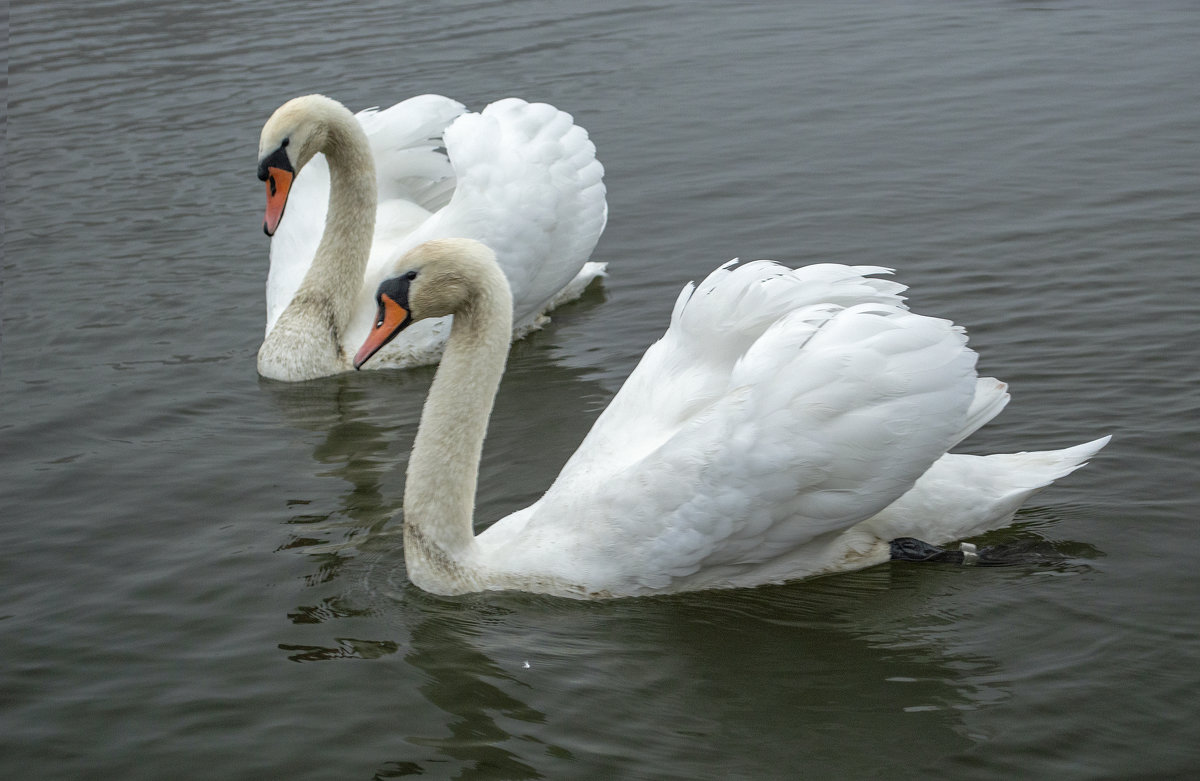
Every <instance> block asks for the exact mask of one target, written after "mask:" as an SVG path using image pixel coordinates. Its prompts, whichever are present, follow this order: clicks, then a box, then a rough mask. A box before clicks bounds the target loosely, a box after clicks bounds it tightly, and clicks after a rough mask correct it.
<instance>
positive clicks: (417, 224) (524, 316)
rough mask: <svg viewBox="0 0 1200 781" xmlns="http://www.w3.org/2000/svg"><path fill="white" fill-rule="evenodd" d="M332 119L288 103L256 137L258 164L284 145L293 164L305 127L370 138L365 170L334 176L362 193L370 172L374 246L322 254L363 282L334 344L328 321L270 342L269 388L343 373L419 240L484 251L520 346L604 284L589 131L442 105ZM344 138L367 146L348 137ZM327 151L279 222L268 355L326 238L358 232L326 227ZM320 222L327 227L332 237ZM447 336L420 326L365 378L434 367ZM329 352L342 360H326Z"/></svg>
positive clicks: (542, 117) (534, 108)
mask: <svg viewBox="0 0 1200 781" xmlns="http://www.w3.org/2000/svg"><path fill="white" fill-rule="evenodd" d="M330 104H332V105H330ZM285 109H287V111H285ZM301 109H302V110H301ZM338 109H342V107H341V106H340V104H337V103H336V102H335V101H332V100H329V99H328V98H322V97H320V96H307V97H305V98H298V99H296V100H295V101H291V102H289V103H288V104H285V106H284V107H282V108H281V109H280V110H279V111H278V112H276V115H275V116H273V117H272V119H271V121H269V122H268V123H267V125H266V126H265V127H264V129H263V138H262V142H261V144H260V160H261V159H262V158H263V157H265V156H266V155H267V154H269V153H270V152H272V151H273V150H275V149H278V148H279V147H280V145H281V144H282V145H283V146H284V147H285V151H287V152H288V153H289V155H291V154H292V152H293V150H295V149H296V146H297V145H296V144H295V143H293V144H292V145H291V146H288V145H287V144H286V143H285V142H284V139H289V138H290V140H293V141H294V140H295V138H296V134H297V133H298V132H303V131H304V130H305V127H304V123H305V122H307V123H309V124H310V125H314V126H317V125H320V124H321V123H327V124H336V123H338V122H342V123H345V122H351V121H356V123H357V124H358V125H359V126H361V129H362V131H363V134H362V135H365V139H366V142H367V143H366V146H367V149H365V150H364V154H366V155H367V156H368V157H369V161H368V162H367V163H366V165H360V166H356V165H355V164H354V162H353V161H352V160H347V161H345V162H343V163H341V164H342V165H343V167H344V168H345V169H347V171H348V173H347V176H346V177H345V179H346V180H347V181H348V182H349V181H353V182H354V184H357V182H358V180H361V179H365V178H366V177H368V176H370V175H371V172H370V171H369V170H364V169H369V168H370V164H371V162H373V167H374V179H375V183H374V188H373V191H374V194H375V199H376V207H375V208H376V214H375V220H374V229H373V234H371V235H370V237H369V239H368V240H367V241H366V242H364V241H362V238H361V237H355V236H351V237H349V238H346V237H339V236H337V235H335V236H332V237H330V238H340V239H342V240H343V241H344V243H345V244H347V245H353V247H354V248H348V247H347V246H341V245H339V246H337V247H336V248H331V249H336V250H337V251H336V252H333V251H331V252H330V253H329V255H330V256H331V257H329V258H328V262H329V263H330V265H336V266H338V269H339V270H338V271H337V272H336V273H338V274H343V275H350V276H357V277H359V279H357V280H355V286H354V292H353V297H352V298H353V300H352V301H351V302H348V303H347V306H346V313H345V314H346V318H347V321H346V323H345V324H344V325H342V326H341V327H340V328H339V329H338V333H337V334H336V338H335V340H334V341H335V344H333V345H332V346H330V345H327V344H325V343H323V341H322V339H323V338H324V333H323V332H324V331H325V330H327V329H328V325H327V323H326V322H325V321H324V320H325V319H328V318H324V319H323V318H322V317H320V316H312V317H308V318H306V322H305V323H303V324H298V325H297V324H291V325H289V326H285V331H284V332H283V333H281V334H280V335H277V336H276V337H275V340H276V341H277V342H278V344H277V345H274V346H268V344H267V343H264V349H265V352H266V355H264V354H263V353H261V352H260V361H259V368H260V371H261V372H262V373H263V374H264V375H266V376H271V377H275V378H277V379H285V380H291V379H307V378H308V377H310V376H321V375H322V374H331V373H335V372H338V371H348V370H349V369H350V368H351V366H350V357H351V355H352V352H353V350H352V348H353V346H355V345H357V344H358V343H360V342H361V341H362V340H363V338H365V336H366V334H367V332H368V331H369V329H370V327H371V323H372V318H373V316H374V314H375V302H374V300H373V295H374V292H375V288H376V286H377V285H378V284H379V282H380V281H381V280H382V279H384V278H385V277H386V276H388V275H390V274H392V273H394V271H395V268H394V265H395V262H396V260H397V259H398V258H399V257H400V256H401V255H403V253H404V252H405V251H407V250H408V249H411V248H412V247H414V246H416V245H417V244H420V243H421V242H423V241H427V240H430V239H436V238H445V237H461V238H473V239H477V240H479V241H482V242H485V243H486V244H487V245H488V246H490V247H492V248H493V250H494V251H495V252H496V255H497V260H498V262H499V263H500V266H501V268H503V269H504V271H505V274H506V275H507V276H508V280H509V284H510V285H511V287H512V290H513V305H514V328H515V332H516V335H517V336H521V335H523V334H524V333H526V332H528V331H530V330H532V329H534V328H537V327H538V326H540V325H541V324H542V322H544V320H545V317H544V315H545V313H546V312H547V311H548V310H550V309H552V308H553V307H554V306H557V305H558V304H561V303H563V302H564V301H567V300H570V299H572V298H576V297H578V296H579V295H580V294H581V293H582V292H583V289H584V288H585V287H586V286H587V284H588V283H589V282H591V281H592V280H593V279H595V278H596V277H598V276H600V275H602V274H603V273H604V264H600V263H590V262H588V258H589V256H590V255H591V252H592V249H593V248H594V247H595V245H596V242H597V240H598V239H599V237H600V233H601V232H602V231H603V229H604V225H605V221H606V219H607V205H606V202H605V188H604V183H603V175H604V169H603V167H602V166H601V164H600V163H599V161H597V160H596V156H595V147H594V146H593V144H592V142H591V141H590V140H589V139H588V135H587V132H586V131H585V130H584V129H583V128H581V127H579V126H578V125H575V124H574V122H573V120H572V118H571V116H570V115H569V114H566V113H564V112H562V111H559V110H558V109H556V108H554V107H553V106H550V105H547V104H531V103H527V102H525V101H523V100H519V99H516V98H509V99H505V100H501V101H498V102H495V103H492V104H491V105H489V106H487V107H486V108H485V109H484V110H483V111H482V112H480V113H468V112H466V110H465V108H464V107H463V106H462V104H460V103H458V102H457V101H454V100H451V99H449V98H445V97H441V96H438V95H421V96H418V97H414V98H410V99H408V100H405V101H404V102H402V103H398V104H396V105H394V106H392V107H391V108H388V109H384V110H375V109H368V110H366V111H361V112H359V113H358V114H357V115H354V117H353V119H349V116H350V115H349V112H347V111H344V109H342V110H341V111H339V110H338ZM281 116H282V119H280V118H279V117H281ZM297 117H298V118H297ZM344 136H345V139H354V138H361V137H362V136H361V135H359V134H355V133H351V132H346V133H344ZM339 143H350V142H349V141H347V140H342V141H340V142H339ZM327 151H328V150H326V149H324V148H321V149H320V152H319V153H317V154H315V155H314V156H313V157H312V158H311V160H310V161H307V162H303V161H302V162H300V165H297V166H296V177H295V181H294V183H293V184H292V187H291V192H290V194H288V195H287V201H286V213H285V214H284V217H283V219H282V220H281V221H280V223H279V227H278V229H277V231H276V232H275V234H274V236H273V239H272V242H271V253H270V257H271V266H270V271H269V273H268V277H267V325H266V334H267V339H268V342H270V341H271V339H272V336H271V335H272V330H273V329H275V327H276V324H277V322H278V321H279V319H280V317H281V316H282V315H283V313H284V312H285V311H286V310H287V308H288V306H289V305H290V304H291V303H292V301H293V300H294V299H295V297H296V294H297V291H299V290H300V288H301V286H302V284H303V283H304V280H305V278H306V276H307V275H308V274H309V272H310V269H311V268H312V266H313V261H314V257H315V256H317V254H318V248H319V247H320V246H321V242H322V237H323V236H324V235H325V234H326V233H327V232H329V231H333V232H341V233H353V232H354V231H358V232H361V231H363V230H365V228H363V227H362V226H361V225H356V224H354V223H353V222H352V221H351V220H350V219H346V220H339V219H338V216H337V215H334V216H332V217H331V216H330V212H331V211H332V209H331V206H332V207H333V208H334V209H336V208H337V201H338V198H339V192H338V187H337V186H336V185H335V186H331V176H330V159H329V157H328V155H327V154H325V152H327ZM301 167H303V170H300V168H301ZM348 187H349V185H347V188H348ZM363 202H364V203H365V202H366V199H365V198H364V199H363ZM359 208H361V206H360V207H359ZM343 211H351V207H347V208H346V209H344V210H343ZM327 218H329V219H331V220H332V221H331V222H329V223H328V224H327ZM366 245H369V251H368V257H367V259H366V264H365V268H364V269H362V270H359V269H356V268H353V267H352V264H351V263H350V262H349V259H347V258H345V257H342V256H345V255H348V254H362V250H359V249H357V247H360V246H366ZM322 295H324V294H322ZM329 295H337V294H336V293H330V294H329ZM334 308H335V309H338V307H337V306H335V307H334ZM338 311H339V312H340V310H338ZM313 332H318V333H316V334H315V335H314V333H313ZM448 332H449V328H448V324H447V323H446V322H445V320H444V319H442V320H430V321H426V322H423V323H420V324H417V325H416V326H415V327H413V328H411V329H409V330H408V332H406V333H405V334H403V335H402V336H401V337H400V338H398V339H396V340H395V341H394V342H393V343H392V344H390V345H388V347H387V348H386V349H384V350H383V351H382V352H381V353H380V354H379V355H378V356H377V361H376V362H373V363H372V364H371V366H372V368H379V367H404V366H417V365H422V364H427V363H432V362H435V361H436V360H437V359H438V357H439V356H440V354H441V351H442V347H443V344H444V342H445V339H446V335H447V334H448ZM347 346H349V347H347ZM297 351H300V352H301V353H303V354H309V353H310V354H312V358H311V360H307V361H306V360H303V359H298V358H297V356H296V353H297ZM331 351H332V352H334V353H338V355H336V356H329V357H328V358H327V356H326V355H325V354H326V353H329V352H331Z"/></svg>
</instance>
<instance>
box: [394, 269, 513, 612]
mask: <svg viewBox="0 0 1200 781" xmlns="http://www.w3.org/2000/svg"><path fill="white" fill-rule="evenodd" d="M495 273H496V274H497V275H498V276H499V280H498V281H499V286H496V285H490V286H487V287H485V288H484V290H483V292H481V293H480V294H479V295H477V296H475V297H474V298H473V299H472V302H471V305H470V306H469V308H467V309H465V310H460V311H459V312H456V313H455V315H454V320H453V325H452V326H451V330H450V337H449V339H448V340H447V342H446V351H445V353H444V354H443V356H442V360H441V364H440V365H439V367H438V370H437V375H436V376H435V377H434V380H433V384H432V386H431V387H430V389H429V396H428V398H427V399H426V402H425V408H424V411H423V412H422V414H421V423H420V426H419V427H418V430H417V436H416V440H415V441H414V443H413V449H412V455H411V457H410V458H409V462H408V475H407V482H406V485H405V491H404V523H405V526H404V540H405V549H404V550H405V563H406V565H407V567H408V575H409V578H410V579H411V580H412V581H413V582H414V583H416V584H417V585H418V586H420V587H421V588H423V589H425V590H426V591H431V592H434V593H440V594H458V593H466V592H469V591H478V590H480V589H482V588H484V587H486V584H485V582H484V581H483V580H482V578H483V577H484V573H483V570H482V568H481V567H480V566H479V562H478V561H476V559H475V556H474V553H475V550H476V547H475V533H474V527H473V521H474V514H475V491H476V484H477V478H478V474H479V462H480V457H481V454H482V452H483V441H484V437H485V436H486V434H487V426H488V420H489V418H490V417H491V412H492V405H493V402H494V400H495V396H496V390H497V388H498V387H499V385H500V378H501V376H502V375H503V374H504V365H505V362H506V360H507V358H508V347H509V340H510V338H511V334H512V298H511V296H510V294H509V291H508V286H507V283H506V282H505V280H504V278H503V275H502V274H501V272H500V271H499V269H498V268H496V269H495Z"/></svg>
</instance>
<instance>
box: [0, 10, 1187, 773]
mask: <svg viewBox="0 0 1200 781" xmlns="http://www.w3.org/2000/svg"><path fill="white" fill-rule="evenodd" d="M8 77H9V86H8V90H7V96H8V101H7V112H8V113H7V114H6V120H7V137H6V143H7V159H6V168H5V170H4V174H3V179H4V192H5V212H4V222H5V228H6V233H5V243H4V260H3V368H2V372H0V399H2V405H3V406H2V413H0V508H2V509H0V550H2V551H3V554H2V555H0V589H2V592H0V593H2V595H3V597H2V598H3V604H2V605H0V648H2V658H3V666H2V667H0V775H3V776H4V777H6V778H14V779H15V778H29V779H34V778H37V779H51V778H64V779H66V778H70V779H82V778H89V779H90V778H95V779H101V778H114V779H116V778H119V779H162V778H197V779H199V778H223V779H233V778H264V779H265V778H288V779H370V778H395V777H403V776H415V775H423V776H425V777H431V778H463V779H467V778H471V779H475V778H504V779H510V778H553V779H564V778H581V779H593V778H631V779H727V778H801V777H813V778H862V777H875V778H926V777H930V776H932V777H941V778H964V779H1009V778H1018V777H1019V778H1052V779H1091V778H1132V777H1139V778H1148V777H1181V776H1185V775H1187V774H1189V772H1194V771H1195V769H1196V767H1197V766H1200V748H1198V747H1200V672H1198V671H1200V610H1198V606H1200V579H1198V578H1197V575H1196V572H1197V567H1198V565H1197V557H1198V556H1200V522H1198V518H1197V499H1198V496H1200V474H1198V471H1200V470H1198V468H1197V464H1198V463H1200V393H1198V391H1197V383H1198V381H1200V347H1198V334H1200V304H1198V302H1200V264H1198V262H1197V256H1198V254H1200V146H1198V140H1200V6H1198V5H1197V4H1196V3H1194V2H1191V1H1190V0H1189V1H1188V2H1176V3H1172V2H1158V3H1136V4H1132V3H1124V4H1120V3H1091V2H1050V1H1046V2H990V3H987V2H961V3H947V2H924V1H922V0H914V1H913V2H896V3H872V4H866V3H862V4H860V3H834V2H825V3H813V2H798V3H738V4H733V3H725V2H721V3H718V2H685V1H684V0H664V1H663V2H650V3H646V2H637V3H632V2H624V1H623V0H622V1H619V2H613V3H595V2H590V1H588V2H585V1H584V0H563V1H562V2H532V1H524V2H520V1H514V2H447V3H427V2H410V3H393V2H382V1H378V0H372V1H370V2H363V3H352V4H349V3H348V4H335V3H319V2H291V3H285V4H281V3H266V2H260V1H259V0H249V1H247V2H230V1H229V0H213V1H212V2H207V3H180V2H177V1H176V2H160V1H158V0H138V2H132V1H131V0H125V1H122V2H93V3H88V4H79V3H51V2H44V1H43V2H22V3H14V4H13V7H12V9H11V15H10V18H9V48H8ZM314 91H320V92H324V93H326V94H329V95H331V96H334V97H336V98H338V99H340V100H342V101H343V102H344V103H346V104H347V105H349V106H351V107H353V108H355V109H358V108H364V107H367V106H372V105H390V104H392V103H394V102H396V101H399V100H401V99H403V98H406V97H409V96H411V95H414V94H418V93H422V92H437V93H441V94H445V95H449V96H451V97H454V98H457V99H459V100H461V101H464V102H465V103H467V104H468V105H469V106H471V107H473V108H481V107H482V106H483V105H485V104H486V103H487V102H489V101H491V100H495V99H498V98H500V97H503V96H507V95H518V96H521V97H525V98H527V99H537V100H545V101H549V102H551V103H554V104H555V105H557V106H559V107H561V108H563V109H565V110H567V111H569V112H571V113H572V114H574V116H575V117H576V120H577V121H578V122H579V123H580V124H582V125H583V126H585V127H586V128H588V130H589V131H590V133H591V136H592V138H593V139H594V141H595V143H596V145H597V148H598V150H599V156H600V158H601V160H602V161H603V162H604V164H605V166H606V168H607V183H608V189H609V204H610V210H611V212H610V220H609V227H608V230H607V231H606V233H605V234H604V236H603V238H602V239H601V241H600V244H599V246H598V247H597V249H596V253H595V256H594V257H595V259H596V260H602V261H606V262H608V263H609V270H610V274H611V275H610V277H609V278H608V279H607V280H606V281H605V282H604V284H603V285H602V286H600V287H598V288H596V289H593V290H592V291H591V292H589V294H588V295H587V296H586V297H585V298H584V299H583V300H582V301H580V302H579V303H577V304H574V305H571V306H569V307H567V308H566V309H563V310H561V311H560V312H559V313H557V314H556V315H555V319H554V323H553V324H552V325H551V326H550V327H548V328H547V329H546V330H544V331H541V332H539V333H537V334H535V335H533V336H531V337H530V338H528V339H526V340H525V341H523V342H521V343H519V344H517V345H516V346H515V347H514V349H513V353H512V358H511V360H510V364H509V371H508V375H507V377H506V379H505V382H504V385H503V387H502V389H501V391H500V397H499V400H498V403H497V408H496V413H495V415H494V416H493V422H492V427H491V431H490V434H489V439H488V442H487V448H486V452H485V455H484V464H483V467H482V478H481V484H480V490H481V493H480V499H479V517H480V519H481V521H483V522H485V523H486V522H487V521H490V520H492V519H495V518H497V517H499V516H501V515H502V514H504V513H506V512H509V511H511V510H513V509H515V508H518V507H521V506H524V505H525V504H527V503H528V502H530V501H531V500H532V499H534V498H535V497H536V496H538V495H539V494H540V493H541V491H543V490H544V489H545V488H546V487H547V486H548V485H549V483H550V481H551V479H552V478H553V476H554V475H555V474H556V473H557V471H558V469H559V467H560V466H561V464H562V463H563V462H564V461H565V459H566V457H567V456H568V455H569V454H570V452H571V451H572V450H573V449H574V447H575V445H576V444H577V443H578V441H579V440H580V438H581V437H582V436H583V434H584V433H585V432H586V430H587V428H588V427H589V425H590V422H591V420H593V419H594V417H595V416H596V415H597V414H598V413H599V410H600V409H602V408H603V406H604V404H605V403H606V402H607V400H608V399H609V398H610V397H611V396H612V395H613V393H615V391H616V389H617V388H618V387H619V386H620V383H621V381H622V379H623V378H624V376H625V375H626V374H627V373H628V372H629V370H630V369H631V368H632V366H633V364H634V362H635V361H636V360H637V358H638V356H639V355H640V354H641V352H642V350H644V349H645V347H646V346H647V345H648V344H649V343H650V342H651V341H653V340H654V339H655V338H657V336H658V335H659V334H660V333H661V332H662V330H663V329H664V328H665V326H666V322H667V318H668V316H669V313H670V309H671V305H672V303H673V301H674V299H675V295H676V293H677V292H678V290H679V288H680V286H681V285H682V284H683V283H685V282H687V281H688V280H690V279H696V278H699V277H701V276H703V275H704V274H705V273H706V272H707V271H709V270H710V269H712V268H713V267H715V266H716V265H718V264H720V263H722V262H724V261H725V260H728V259H729V258H732V257H735V256H740V257H742V258H746V259H751V258H759V257H769V258H775V259H777V260H781V261H785V262H788V263H791V264H802V263H811V262H818V261H836V262H852V263H870V264H880V265H886V266H891V267H895V268H896V269H897V271H898V279H900V280H901V281H902V282H904V283H906V284H908V285H910V286H911V293H910V302H911V304H912V305H913V307H914V308H915V309H917V310H918V311H921V312H924V313H927V314H933V315H939V316H943V317H949V318H952V319H953V320H955V321H956V322H958V323H960V324H963V325H965V326H967V327H968V329H969V330H970V333H971V336H972V344H973V345H974V346H975V347H976V349H977V350H978V351H979V352H980V355H981V359H980V367H981V370H982V371H983V372H985V373H987V374H993V375H995V376H998V377H1000V378H1002V379H1004V380H1006V381H1008V382H1009V383H1011V386H1012V392H1013V401H1012V403H1011V404H1010V406H1009V408H1008V409H1007V410H1006V411H1005V412H1004V413H1003V414H1002V415H1001V416H1000V417H999V418H998V419H997V420H996V421H994V422H993V423H992V424H991V425H990V426H988V427H987V428H986V429H984V430H983V431H981V432H980V433H979V434H977V435H976V436H974V437H973V438H972V439H971V440H969V443H968V445H967V447H966V449H967V450H969V451H970V452H991V451H1010V450H1022V449H1041V448H1054V447H1062V446H1066V445H1071V444H1075V443H1078V442H1083V441H1085V440H1090V439H1092V438H1095V437H1097V436H1100V435H1103V434H1105V433H1112V434H1113V435H1114V439H1113V442H1112V444H1111V445H1110V446H1109V447H1108V448H1107V449H1106V450H1105V451H1104V452H1103V453H1102V454H1101V456H1100V457H1099V458H1097V459H1096V460H1095V461H1094V462H1093V463H1092V464H1091V465H1090V466H1088V467H1087V468H1086V469H1084V470H1082V471H1080V472H1078V473H1076V474H1075V475H1072V476H1071V477H1070V478H1068V479H1066V480H1063V481H1062V482H1061V483H1060V484H1058V485H1056V486H1054V487H1053V488H1051V489H1050V490H1047V491H1046V492H1044V493H1042V494H1040V495H1039V496H1038V497H1036V498H1035V500H1034V502H1033V503H1031V505H1030V506H1029V507H1028V508H1026V509H1025V510H1024V511H1022V513H1021V514H1020V515H1019V516H1018V520H1019V524H1018V525H1017V526H1016V527H1015V528H1013V529H1009V530H1006V531H1002V532H998V533H994V534H993V535H991V536H990V537H989V538H988V539H994V540H1030V541H1038V540H1044V541H1045V542H1046V544H1049V545H1052V546H1054V547H1056V548H1057V549H1058V550H1060V551H1061V552H1063V553H1064V554H1066V560H1065V561H1064V562H1062V563H1061V564H1058V565H1055V566H1040V567H1039V566H1017V567H1009V568H1000V569H988V570H983V569H953V568H947V567H927V568H923V567H912V566H901V565H889V566H883V567H877V568H874V569H871V570H867V571H864V572H860V573H856V574H852V575H845V576H838V577H831V578H825V579H820V580H816V581H811V582H804V583H797V584H792V585H788V586H782V587H770V588H762V589H756V590H749V591H739V592H727V593H700V594H692V595H687V596H682V597H672V598H662V599H641V600H627V601H618V602H610V603H601V604H579V603H575V602H569V601H562V600H555V599H548V598H540V597H530V596H522V595H488V596H478V597H468V598H460V599H439V598H434V597H431V596H428V595H425V594H423V593H421V592H420V591H418V590H417V589H415V588H414V587H412V586H411V585H410V584H409V583H408V582H407V579H406V577H405V574H404V566H403V559H402V553H401V549H400V547H401V546H400V539H399V536H398V535H397V533H396V532H397V527H396V524H395V523H394V522H393V520H392V517H393V515H394V514H395V513H396V512H397V511H398V510H399V508H400V506H401V499H402V492H403V480H402V475H403V469H404V466H405V462H406V458H407V453H408V448H409V446H410V444H411V437H412V435H413V433H414V430H415V425H416V421H417V416H418V414H419V411H420V408H421V404H422V402H423V400H424V396H425V392H426V390H427V389H428V386H429V382H430V379H431V377H432V372H431V371H429V370H417V371H412V372H407V373H403V372H399V373H398V372H369V373H363V374H359V375H353V376H342V377H336V378H330V379H327V380H321V381H317V382H312V383H306V384H303V385H299V386H283V385H279V384H276V383H270V382H265V381H260V380H259V379H258V378H257V376H256V374H255V368H254V366H255V362H254V356H255V351H256V349H257V346H258V344H259V341H260V339H261V336H262V328H263V320H264V303H263V288H264V282H265V278H266V270H267V262H266V258H267V248H268V243H267V240H266V239H265V237H264V236H263V235H262V231H261V227H260V226H261V220H262V207H263V201H262V199H263V194H262V185H261V183H260V182H259V181H258V180H257V179H256V178H255V164H256V151H257V149H256V147H257V139H258V131H259V128H260V127H261V125H262V123H263V121H264V120H265V119H266V117H267V116H268V115H269V114H270V113H271V111H272V110H273V109H274V108H275V107H276V106H278V105H279V104H280V103H282V102H283V101H285V100H286V99H288V98H290V97H293V96H295V95H299V94H304V93H307V92H314Z"/></svg>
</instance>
